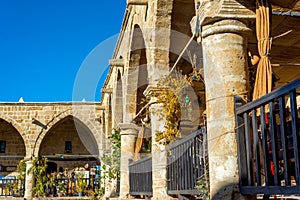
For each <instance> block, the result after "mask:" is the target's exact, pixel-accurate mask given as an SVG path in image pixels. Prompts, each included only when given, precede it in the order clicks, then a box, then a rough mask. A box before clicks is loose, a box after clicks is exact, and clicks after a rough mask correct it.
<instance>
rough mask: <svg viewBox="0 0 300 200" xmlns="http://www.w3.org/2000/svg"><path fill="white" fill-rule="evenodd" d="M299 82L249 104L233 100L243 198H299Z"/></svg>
mask: <svg viewBox="0 0 300 200" xmlns="http://www.w3.org/2000/svg"><path fill="white" fill-rule="evenodd" d="M299 89H300V79H297V80H295V81H293V82H291V83H289V84H287V85H285V86H283V87H281V88H278V89H276V90H274V91H272V92H271V93H269V94H267V95H265V96H263V97H262V98H260V99H257V100H255V101H253V102H250V103H247V104H245V105H242V103H241V101H240V100H239V99H238V98H236V119H237V124H238V127H237V134H238V143H239V146H238V147H239V171H240V186H241V187H240V188H241V192H242V193H243V194H266V195H271V194H286V195H288V194H300V164H299V162H300V159H299V156H300V154H299V151H298V149H299V145H300V140H299V139H300V136H299V130H300V122H299V119H298V112H299V110H297V108H298V107H299V106H300V105H299V104H298V103H299V102H298V103H297V96H298V95H299Z"/></svg>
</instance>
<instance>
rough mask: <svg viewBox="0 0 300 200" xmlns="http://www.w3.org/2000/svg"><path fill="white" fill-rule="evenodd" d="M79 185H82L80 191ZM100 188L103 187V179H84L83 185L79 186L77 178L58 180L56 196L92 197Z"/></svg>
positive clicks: (55, 190) (55, 189)
mask: <svg viewBox="0 0 300 200" xmlns="http://www.w3.org/2000/svg"><path fill="white" fill-rule="evenodd" d="M78 185H81V187H82V188H81V189H79V188H78ZM82 185H83V186H82ZM99 187H101V179H99V178H95V177H90V178H83V179H82V181H81V184H78V179H77V178H67V177H63V178H57V179H56V186H55V187H54V196H59V195H61V196H80V195H84V196H90V195H91V193H94V192H95V189H99ZM80 193H81V194H80Z"/></svg>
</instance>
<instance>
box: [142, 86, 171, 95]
mask: <svg viewBox="0 0 300 200" xmlns="http://www.w3.org/2000/svg"><path fill="white" fill-rule="evenodd" d="M166 88H167V87H161V86H157V85H148V87H147V88H146V89H145V91H144V95H145V96H157V95H158V94H159V93H160V92H161V91H162V90H164V89H166Z"/></svg>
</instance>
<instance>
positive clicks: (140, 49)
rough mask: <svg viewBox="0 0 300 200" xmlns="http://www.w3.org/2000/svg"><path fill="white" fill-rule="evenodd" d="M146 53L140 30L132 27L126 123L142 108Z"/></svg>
mask: <svg viewBox="0 0 300 200" xmlns="http://www.w3.org/2000/svg"><path fill="white" fill-rule="evenodd" d="M146 54H147V51H146V45H145V39H144V35H143V32H142V29H141V28H140V26H139V25H137V24H136V25H134V29H133V34H132V38H131V46H130V55H129V57H130V59H129V67H128V75H127V77H126V79H127V85H126V86H127V88H126V97H125V100H126V104H125V105H126V108H125V112H124V113H129V116H126V117H127V118H128V119H124V120H127V121H131V120H132V118H133V117H134V116H135V115H136V114H137V113H138V112H139V110H140V109H141V108H142V107H143V106H144V105H143V104H141V103H140V102H141V99H142V98H144V95H143V92H144V91H145V89H146V88H147V86H148V68H147V55H146Z"/></svg>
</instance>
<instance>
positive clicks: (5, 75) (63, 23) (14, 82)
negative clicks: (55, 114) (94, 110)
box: [0, 0, 126, 102]
mask: <svg viewBox="0 0 300 200" xmlns="http://www.w3.org/2000/svg"><path fill="white" fill-rule="evenodd" d="M125 7H126V1H125V0H109V1H104V0H0V61H1V62H0V66H1V72H0V101H1V102H17V101H18V100H19V98H20V97H23V99H24V101H25V102H57V101H72V100H76V101H77V100H81V99H83V98H85V99H86V100H87V101H99V100H100V88H101V86H102V84H103V80H104V78H105V75H104V74H105V71H107V65H108V59H110V58H111V57H112V53H113V49H114V47H115V42H116V39H117V35H116V34H118V33H119V31H120V29H121V24H122V20H123V16H124V11H125ZM97 48H98V49H97ZM95 49H96V50H95ZM91 60H92V61H91ZM82 68H84V69H85V70H82ZM78 72H79V75H78ZM76 77H77V78H76ZM78 77H79V78H78ZM75 80H80V81H79V82H80V84H81V85H80V88H81V89H80V90H82V91H76V92H75V93H76V95H74V92H73V90H74V83H75V82H76V81H75ZM98 81H99V83H98ZM95 84H96V85H95ZM95 88H97V89H96V92H95V91H94V90H95Z"/></svg>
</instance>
